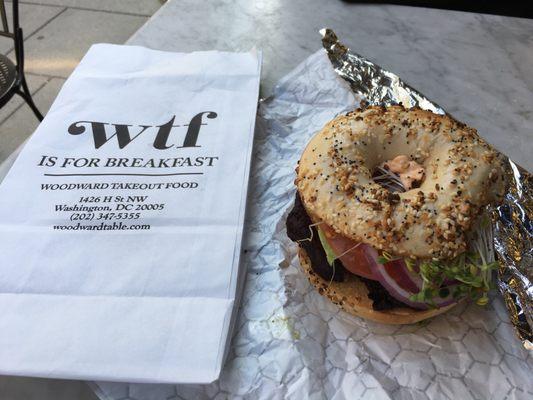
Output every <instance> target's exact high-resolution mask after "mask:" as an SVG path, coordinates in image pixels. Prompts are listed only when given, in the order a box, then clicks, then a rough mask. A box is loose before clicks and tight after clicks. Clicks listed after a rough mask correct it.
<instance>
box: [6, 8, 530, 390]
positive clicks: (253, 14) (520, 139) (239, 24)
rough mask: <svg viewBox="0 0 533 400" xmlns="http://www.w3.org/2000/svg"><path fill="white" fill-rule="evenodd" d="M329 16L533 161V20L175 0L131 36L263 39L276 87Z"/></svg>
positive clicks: (150, 43)
mask: <svg viewBox="0 0 533 400" xmlns="http://www.w3.org/2000/svg"><path fill="white" fill-rule="evenodd" d="M326 26H327V27H330V28H332V29H334V30H335V31H336V32H337V34H338V35H339V37H341V38H342V40H343V41H344V42H345V44H347V45H348V46H349V47H350V48H351V49H352V50H354V51H355V52H357V53H359V54H361V55H364V56H365V57H367V58H369V59H371V60H372V61H374V62H376V63H378V64H380V65H381V66H383V67H385V68H387V69H390V70H392V71H394V72H395V73H397V74H398V75H400V76H401V77H402V78H403V79H404V80H405V81H407V82H409V83H410V84H411V85H412V86H414V87H416V88H417V89H418V90H420V91H421V92H422V93H424V94H426V95H427V96H428V97H429V98H431V99H433V100H434V101H436V102H437V103H439V104H440V105H441V106H443V107H444V108H445V109H446V110H448V111H449V112H451V113H452V114H453V115H454V116H456V117H457V118H458V119H461V120H463V121H464V122H467V123H469V124H471V125H472V126H474V127H476V128H478V130H479V131H480V132H481V134H482V135H483V136H485V137H486V138H487V139H488V140H489V141H490V142H492V143H493V144H495V145H496V146H497V147H498V148H499V149H501V150H502V151H504V152H505V153H507V154H508V155H510V156H511V157H512V158H513V159H515V161H517V162H519V163H520V164H522V165H523V166H525V167H526V168H528V169H529V170H532V169H533V160H532V157H530V153H533V111H532V108H531V105H532V104H533V74H532V72H533V20H526V19H517V18H506V17H498V16H488V15H479V14H468V13H460V12H450V11H440V10H430V9H422V8H411V7H402V6H382V5H379V6H373V5H357V4H348V3H344V2H342V1H339V0H330V1H322V0H263V1H261V0H257V1H249V0H234V1H230V0H220V1H208V2H198V1H196V0H171V1H169V2H168V3H167V5H166V6H164V7H163V8H162V9H160V11H159V12H158V13H156V15H154V16H153V17H152V19H151V20H150V21H149V22H148V23H147V24H146V25H145V26H144V27H143V28H141V29H140V30H139V31H138V32H137V33H136V34H135V35H134V36H133V37H132V38H131V39H130V40H129V42H128V43H130V44H137V45H144V46H147V47H150V48H154V49H162V50H172V51H194V50H211V49H217V50H247V49H249V48H251V47H253V46H255V47H257V48H259V49H262V50H263V52H264V54H263V55H264V69H263V80H262V96H267V95H268V94H270V93H272V91H273V89H274V85H275V82H276V81H277V80H278V79H279V78H281V77H282V76H283V75H285V74H286V73H287V72H289V71H290V70H291V69H292V68H293V67H295V66H296V65H297V64H298V63H300V62H301V61H302V60H304V59H305V58H306V57H307V56H309V55H310V54H312V53H313V52H314V51H316V50H317V49H319V48H320V36H319V35H318V30H319V29H320V28H322V27H326ZM24 379H25V378H13V381H7V383H6V381H4V382H3V384H1V385H0V399H2V400H4V399H6V397H5V394H6V391H7V386H6V385H9V384H11V383H12V382H15V381H17V382H19V381H20V382H19V383H21V382H22V381H24ZM28 382H29V383H28V393H23V394H22V393H21V396H22V397H20V398H21V399H23V398H24V399H30V398H31V399H44V400H48V399H56V398H58V397H59V393H60V392H62V393H64V394H65V393H70V394H66V395H65V396H66V397H65V396H63V397H61V398H62V399H63V398H68V396H71V398H72V399H78V398H81V397H82V396H81V395H80V392H78V391H77V390H78V388H77V387H73V386H72V385H70V386H69V383H68V382H65V383H62V381H48V383H47V381H45V380H34V381H32V382H30V381H28ZM73 383H74V382H73ZM84 398H85V397H84Z"/></svg>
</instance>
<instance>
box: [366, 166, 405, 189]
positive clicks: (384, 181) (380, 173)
mask: <svg viewBox="0 0 533 400" xmlns="http://www.w3.org/2000/svg"><path fill="white" fill-rule="evenodd" d="M372 179H373V180H374V182H376V183H377V184H378V185H380V186H381V187H384V188H385V189H387V190H388V191H390V192H393V193H403V192H405V187H404V186H403V184H402V181H401V180H400V176H399V175H398V174H396V173H394V172H392V171H391V170H390V169H389V168H387V167H386V166H385V165H378V166H377V167H375V168H374V170H373V171H372Z"/></svg>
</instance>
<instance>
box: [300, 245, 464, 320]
mask: <svg viewBox="0 0 533 400" xmlns="http://www.w3.org/2000/svg"><path fill="white" fill-rule="evenodd" d="M298 258H299V259H300V265H301V267H302V269H303V271H304V272H305V274H306V275H307V278H308V279H309V282H311V285H313V286H314V287H315V289H316V290H317V291H318V293H320V294H321V295H322V296H325V297H327V298H328V299H329V300H331V301H332V302H333V303H334V304H336V305H338V306H339V307H341V308H342V309H343V310H344V311H346V312H347V313H349V314H352V315H355V316H358V317H362V318H366V319H369V320H372V321H376V322H381V323H384V324H391V325H403V324H414V323H415V322H419V321H422V320H424V319H428V318H431V317H434V316H436V315H439V314H442V313H444V312H446V311H448V310H449V309H450V308H452V307H453V306H455V305H456V304H457V303H454V304H451V305H449V306H446V307H442V308H436V309H429V310H414V309H412V308H407V307H405V308H393V309H392V310H384V311H375V310H374V309H373V308H372V300H371V299H369V298H368V289H367V287H366V285H365V284H364V283H363V282H362V281H361V280H360V279H358V278H357V276H355V275H353V274H346V276H345V279H344V281H343V282H335V281H332V282H329V281H326V280H324V279H322V278H321V277H320V276H318V275H317V274H316V273H314V272H313V269H312V268H311V263H310V261H309V258H308V257H307V253H306V252H305V250H303V249H301V248H300V249H299V252H298Z"/></svg>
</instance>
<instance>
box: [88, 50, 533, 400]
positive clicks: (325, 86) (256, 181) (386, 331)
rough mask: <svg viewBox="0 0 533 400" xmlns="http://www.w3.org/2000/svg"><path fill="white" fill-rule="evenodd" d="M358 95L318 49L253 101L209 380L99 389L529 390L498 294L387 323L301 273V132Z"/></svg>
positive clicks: (248, 392) (303, 392) (171, 394)
mask: <svg viewBox="0 0 533 400" xmlns="http://www.w3.org/2000/svg"><path fill="white" fill-rule="evenodd" d="M367 65H368V64H367ZM392 79H394V78H392ZM363 97H364V93H363V92H361V93H356V92H354V91H352V90H351V88H350V85H349V84H348V83H347V82H346V81H344V80H342V79H339V77H338V75H337V73H336V72H335V70H334V69H333V68H332V65H331V62H330V61H329V60H328V57H327V55H326V52H324V51H323V50H321V51H319V52H317V53H315V54H314V55H312V56H311V57H309V58H308V59H307V60H305V61H304V62H302V64H300V65H299V66H298V67H297V68H296V69H295V70H293V71H292V72H291V73H289V74H288V75H287V76H286V77H285V78H283V79H282V80H281V81H280V82H279V84H278V86H277V87H276V89H275V90H274V94H273V95H272V96H271V97H269V98H268V99H266V100H264V101H262V102H261V104H260V106H259V111H258V120H257V127H256V137H255V144H254V154H253V163H252V169H251V177H250V188H249V198H248V205H247V207H248V210H247V217H246V224H245V233H244V243H243V249H245V253H244V254H243V262H244V263H245V265H246V267H247V274H246V277H245V281H246V282H245V286H244V292H243V296H242V302H241V307H240V311H239V316H238V320H237V322H236V325H235V331H234V338H233V341H232V344H231V347H230V349H229V352H228V358H227V361H226V364H225V366H224V369H223V371H222V374H221V376H220V379H218V380H217V381H216V382H213V383H212V384H209V385H143V384H124V383H110V382H98V383H95V384H93V388H94V389H95V391H96V393H97V394H98V395H99V397H100V398H102V399H113V400H167V399H169V400H178V399H217V400H218V399H220V400H222V399H228V398H231V399H250V400H252V399H254V400H255V399H295V400H299V399H336V400H340V399H371V398H376V399H409V400H411V399H417V400H418V399H421V400H429V399H432V400H433V399H461V400H469V399H488V398H491V399H526V398H533V381H532V380H531V371H533V356H532V355H531V353H530V352H528V351H526V350H524V349H523V347H522V346H519V345H517V340H516V337H515V334H514V330H513V325H512V324H511V323H510V321H509V316H508V314H507V311H506V307H505V303H504V302H503V301H502V299H501V296H498V295H495V294H494V295H492V296H491V302H490V303H489V304H488V305H487V306H485V307H479V306H476V305H473V304H460V305H458V306H456V307H454V308H453V309H452V310H450V311H449V312H447V313H445V314H443V315H440V316H438V317H436V318H433V319H432V320H429V321H426V322H425V323H420V324H415V325H407V326H389V325H382V324H378V323H374V322H371V321H366V320H363V319H361V318H357V317H353V316H351V315H348V314H346V313H345V312H343V311H342V310H340V309H339V308H338V307H337V306H335V305H334V304H332V303H331V302H330V301H329V300H327V299H326V298H324V297H322V296H321V295H320V294H319V293H318V292H317V291H316V290H315V289H314V288H313V287H312V286H311V285H310V284H309V282H308V281H307V278H306V276H305V275H304V274H303V273H302V272H301V269H300V266H299V262H298V257H297V255H296V254H297V246H296V245H295V244H294V243H293V242H291V241H290V240H289V239H288V238H287V235H286V230H285V218H286V216H287V214H288V212H289V210H290V208H291V207H292V205H293V202H294V195H295V190H296V189H295V186H294V178H295V171H294V168H295V166H296V163H297V161H298V159H299V158H300V155H301V153H302V151H303V149H304V148H305V146H306V144H307V142H308V141H309V139H310V138H311V137H312V136H313V135H314V134H315V133H316V132H317V131H318V130H319V129H321V128H322V127H323V125H324V124H325V123H326V122H327V121H329V120H330V119H332V118H333V117H335V116H336V115H337V114H339V113H342V112H346V111H349V110H352V109H353V108H355V107H357V106H358V105H359V104H360V101H361V100H363ZM407 97H408V96H407ZM409 104H411V103H409ZM206 312H209V310H206Z"/></svg>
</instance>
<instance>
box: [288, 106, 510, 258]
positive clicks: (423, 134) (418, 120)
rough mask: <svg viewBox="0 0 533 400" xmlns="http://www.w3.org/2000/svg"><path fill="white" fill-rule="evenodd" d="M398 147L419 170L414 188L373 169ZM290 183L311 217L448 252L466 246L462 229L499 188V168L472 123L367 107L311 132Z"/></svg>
mask: <svg viewBox="0 0 533 400" xmlns="http://www.w3.org/2000/svg"><path fill="white" fill-rule="evenodd" d="M399 155H404V156H407V157H408V158H409V160H412V161H414V162H416V163H417V165H420V166H422V167H423V169H424V177H423V179H422V181H421V182H420V186H419V187H417V188H413V189H410V190H407V191H405V192H391V191H389V190H388V189H386V188H385V187H382V186H381V185H379V184H378V183H376V182H374V180H373V178H372V173H373V171H374V170H375V168H376V167H378V166H380V165H383V163H386V162H388V161H390V160H393V159H395V158H396V157H397V156H399ZM413 164H414V163H413ZM296 185H297V187H298V191H299V193H300V196H301V199H302V202H303V204H304V206H305V208H306V210H307V212H308V213H309V215H310V216H311V218H312V220H313V221H314V222H319V221H323V222H325V223H326V224H328V225H329V226H331V227H332V228H333V229H335V231H337V233H340V234H341V235H343V236H346V237H348V238H350V239H352V240H354V241H357V242H363V243H366V244H369V245H371V246H373V247H374V248H376V249H379V250H383V251H387V252H389V253H392V254H394V255H397V256H411V257H414V258H434V259H449V258H453V257H455V256H457V255H459V254H461V253H463V252H464V251H465V250H466V248H467V243H466V237H465V234H466V232H468V230H469V228H470V227H471V225H472V223H473V222H474V220H475V219H476V217H477V216H478V215H479V214H480V212H481V211H482V210H483V207H484V206H486V205H487V204H488V203H490V202H492V201H494V200H496V199H498V198H499V197H500V196H501V194H502V192H503V174H502V163H501V160H500V157H499V156H498V153H497V152H496V151H495V150H494V149H492V147H491V146H489V145H488V144H487V143H486V142H484V141H483V139H481V138H480V137H479V135H478V134H477V131H476V130H475V129H472V128H469V127H467V126H465V125H464V124H462V123H459V122H457V121H455V120H454V119H452V118H450V117H448V116H442V115H437V114H434V113H432V112H430V111H425V110H421V109H419V108H413V109H405V108H403V107H402V106H391V107H388V108H384V107H368V108H366V109H364V110H356V111H353V112H351V113H349V114H347V115H341V116H338V117H336V118H335V119H333V120H332V121H330V122H329V123H328V124H326V126H325V127H324V128H323V129H322V130H321V131H320V132H319V133H318V134H316V135H315V136H314V137H313V138H312V139H311V141H310V142H309V144H308V145H307V147H306V149H305V150H304V152H303V154H302V157H301V159H300V162H299V165H298V169H297V178H296Z"/></svg>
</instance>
